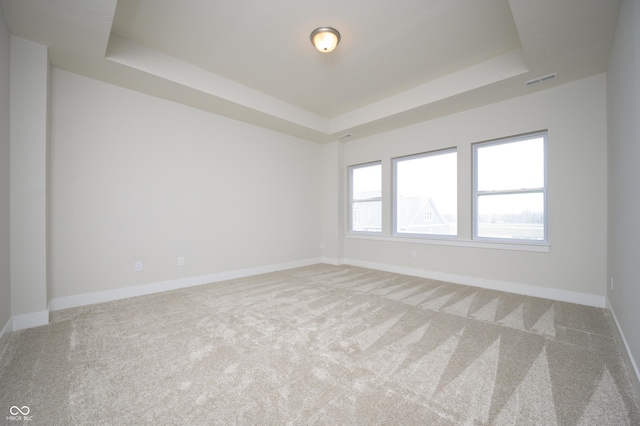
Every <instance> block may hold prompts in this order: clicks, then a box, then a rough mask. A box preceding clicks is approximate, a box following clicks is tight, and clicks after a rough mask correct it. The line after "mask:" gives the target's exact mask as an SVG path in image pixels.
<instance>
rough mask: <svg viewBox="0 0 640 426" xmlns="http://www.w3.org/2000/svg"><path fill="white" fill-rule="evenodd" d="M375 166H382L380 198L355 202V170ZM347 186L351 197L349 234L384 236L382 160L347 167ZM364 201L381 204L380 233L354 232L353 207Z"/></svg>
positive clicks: (348, 216) (348, 211)
mask: <svg viewBox="0 0 640 426" xmlns="http://www.w3.org/2000/svg"><path fill="white" fill-rule="evenodd" d="M373 166H380V197H374V198H367V199H362V200H361V199H358V200H354V198H353V172H354V170H357V169H361V168H365V167H373ZM347 179H348V180H347V182H348V183H347V185H348V197H349V205H348V207H347V222H348V224H347V227H348V233H349V234H356V235H381V234H382V213H383V208H382V187H383V176H382V160H377V161H370V162H367V163H360V164H353V165H351V166H347ZM363 201H367V202H369V201H370V202H374V201H379V202H380V230H379V231H358V230H354V229H353V219H354V212H353V205H354V204H355V202H363Z"/></svg>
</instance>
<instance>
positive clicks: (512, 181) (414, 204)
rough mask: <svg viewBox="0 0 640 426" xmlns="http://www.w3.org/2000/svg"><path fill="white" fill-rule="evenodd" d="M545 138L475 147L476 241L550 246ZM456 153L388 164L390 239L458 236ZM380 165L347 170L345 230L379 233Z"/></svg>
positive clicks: (448, 151) (521, 138)
mask: <svg viewBox="0 0 640 426" xmlns="http://www.w3.org/2000/svg"><path fill="white" fill-rule="evenodd" d="M546 143H547V133H546V132H539V133H534V134H528V135H524V136H517V137H510V138H505V139H499V140H494V141H489V142H481V143H476V144H473V145H472V150H473V156H472V158H473V162H472V164H471V167H472V169H473V173H472V176H473V203H472V212H471V215H472V223H473V239H475V240H489V241H527V242H546V241H547V228H548V227H547V203H546V192H547V182H546ZM457 166H458V159H457V148H449V149H444V150H437V151H431V152H426V153H420V154H415V155H409V156H403V157H397V158H393V159H392V160H391V168H392V173H391V175H392V180H393V181H392V185H391V187H392V196H391V197H390V198H391V204H392V205H391V206H390V207H391V217H392V224H391V225H392V226H391V234H392V235H395V236H410V237H424V238H429V237H437V238H455V237H456V236H457V235H458V205H457V199H458V191H457V188H458V170H457ZM382 167H383V164H382V162H381V161H376V162H372V163H366V164H359V165H354V166H349V173H348V179H349V198H350V209H349V224H350V226H349V231H350V232H351V233H363V234H381V233H382V208H383V203H382Z"/></svg>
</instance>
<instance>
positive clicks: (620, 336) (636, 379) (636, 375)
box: [607, 299, 640, 398]
mask: <svg viewBox="0 0 640 426" xmlns="http://www.w3.org/2000/svg"><path fill="white" fill-rule="evenodd" d="M607 310H608V311H609V313H610V314H611V318H613V322H614V324H612V325H613V326H614V327H613V329H614V331H615V333H616V341H617V342H618V348H619V349H620V353H621V354H622V359H623V360H624V362H625V364H626V365H627V371H628V372H629V378H630V379H631V383H633V387H634V388H635V390H636V396H638V398H640V370H639V369H638V364H636V361H635V359H634V358H633V355H632V353H631V350H630V349H629V344H628V343H627V339H626V338H625V337H624V333H623V332H622V329H621V328H620V323H618V318H617V317H616V313H615V312H614V310H613V307H612V306H611V304H610V303H609V299H607Z"/></svg>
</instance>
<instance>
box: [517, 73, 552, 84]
mask: <svg viewBox="0 0 640 426" xmlns="http://www.w3.org/2000/svg"><path fill="white" fill-rule="evenodd" d="M557 76H558V73H557V72H554V73H553V74H549V75H545V76H543V77H538V78H534V79H533V80H529V81H527V82H526V83H525V84H526V85H527V86H533V85H536V84H538V83H544V82H545V81H549V80H553V79H555V78H556V77H557Z"/></svg>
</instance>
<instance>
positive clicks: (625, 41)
mask: <svg viewBox="0 0 640 426" xmlns="http://www.w3.org/2000/svg"><path fill="white" fill-rule="evenodd" d="M638 75H640V2H638V1H635V0H626V1H624V2H623V3H622V7H621V10H620V17H619V19H618V28H617V31H616V37H615V40H614V44H613V51H612V54H611V58H610V61H609V69H608V70H607V96H608V133H609V134H608V140H609V147H608V185H609V188H608V206H609V210H608V225H609V226H608V266H609V270H608V274H609V285H608V286H607V287H608V290H607V297H608V300H609V304H610V306H611V310H612V312H613V313H614V315H615V317H616V319H617V321H618V324H619V326H620V329H621V331H622V333H623V335H624V337H625V339H626V343H627V345H628V347H629V349H630V352H631V356H632V358H633V359H635V367H634V368H635V370H636V375H637V374H638V368H637V367H638V362H639V361H640V332H639V331H638V324H640V309H638V303H639V302H640V262H639V261H638V260H639V259H640V223H639V220H640V120H639V119H638V117H640V80H639V79H638ZM611 280H613V290H612V289H611ZM632 362H633V361H632ZM636 378H637V377H636ZM636 386H638V383H637V382H636ZM639 392H640V389H639Z"/></svg>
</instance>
